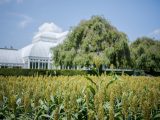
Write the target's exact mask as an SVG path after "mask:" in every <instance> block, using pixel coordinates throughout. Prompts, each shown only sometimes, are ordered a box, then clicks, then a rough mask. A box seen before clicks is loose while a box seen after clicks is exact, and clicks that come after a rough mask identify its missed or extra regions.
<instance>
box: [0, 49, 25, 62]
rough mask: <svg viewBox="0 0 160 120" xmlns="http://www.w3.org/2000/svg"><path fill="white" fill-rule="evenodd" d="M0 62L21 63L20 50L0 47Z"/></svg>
mask: <svg viewBox="0 0 160 120" xmlns="http://www.w3.org/2000/svg"><path fill="white" fill-rule="evenodd" d="M0 63H8V64H9V63H11V64H12V63H13V64H21V63H23V61H22V57H21V55H20V52H19V51H18V50H16V49H8V48H0Z"/></svg>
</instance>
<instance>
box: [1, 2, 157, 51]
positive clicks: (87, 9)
mask: <svg viewBox="0 0 160 120" xmlns="http://www.w3.org/2000/svg"><path fill="white" fill-rule="evenodd" d="M93 15H100V16H103V17H105V18H106V19H107V20H108V21H110V23H111V24H112V25H113V26H115V27H116V28H117V29H118V30H119V31H122V32H124V33H126V34H127V35H128V38H129V41H130V42H133V41H134V40H136V38H138V37H142V36H149V37H152V38H155V39H160V0H0V48H4V47H10V46H12V47H13V48H17V49H20V48H22V47H24V46H26V45H28V44H30V43H31V42H32V39H33V37H34V36H35V34H36V33H37V32H38V29H39V27H40V26H42V24H45V23H46V24H47V23H54V24H55V25H57V26H58V27H59V28H60V29H61V30H63V31H68V30H70V29H71V27H73V26H77V25H78V23H79V22H80V21H81V20H84V19H85V20H88V19H90V18H91V16H93Z"/></svg>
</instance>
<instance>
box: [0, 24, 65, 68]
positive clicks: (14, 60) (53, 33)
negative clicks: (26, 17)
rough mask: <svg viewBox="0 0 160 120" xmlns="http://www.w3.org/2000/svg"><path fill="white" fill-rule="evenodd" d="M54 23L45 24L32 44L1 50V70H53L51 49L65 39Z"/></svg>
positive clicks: (63, 33)
mask: <svg viewBox="0 0 160 120" xmlns="http://www.w3.org/2000/svg"><path fill="white" fill-rule="evenodd" d="M67 33H68V32H67V31H65V32H62V30H61V29H59V28H58V27H57V26H56V25H55V24H54V23H45V24H43V25H42V26H41V27H40V28H39V31H38V33H36V35H35V36H34V37H33V40H32V43H31V44H29V45H27V46H25V47H23V48H21V49H13V48H0V68H31V69H53V67H54V65H52V56H51V48H53V47H55V46H57V45H58V44H60V43H61V42H63V40H64V39H65V37H66V35H67Z"/></svg>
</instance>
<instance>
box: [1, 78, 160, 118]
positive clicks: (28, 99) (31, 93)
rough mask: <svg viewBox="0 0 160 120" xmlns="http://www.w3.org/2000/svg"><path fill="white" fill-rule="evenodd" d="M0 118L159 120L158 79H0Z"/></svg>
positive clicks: (159, 79) (159, 88) (159, 92)
mask: <svg viewBox="0 0 160 120" xmlns="http://www.w3.org/2000/svg"><path fill="white" fill-rule="evenodd" d="M0 119H25V120H26V119H27V120H33V119H35V120H36V119H38V120H43V119H45V120H46V119H47V120H52V119H53V120H114V119H116V120H140V119H145V120H149V119H152V120H155V119H157V120H159V119H160V77H136V76H123V75H122V76H116V75H113V76H106V75H102V76H87V77H86V76H70V77H69V76H58V77H50V76H49V77H47V76H37V77H36V76H35V77H3V76H1V77H0Z"/></svg>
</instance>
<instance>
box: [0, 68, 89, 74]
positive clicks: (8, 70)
mask: <svg viewBox="0 0 160 120" xmlns="http://www.w3.org/2000/svg"><path fill="white" fill-rule="evenodd" d="M86 74H87V72H86V71H83V70H43V69H17V68H1V69H0V75H2V76H36V75H47V76H49V75H51V76H59V75H64V76H73V75H86Z"/></svg>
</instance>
